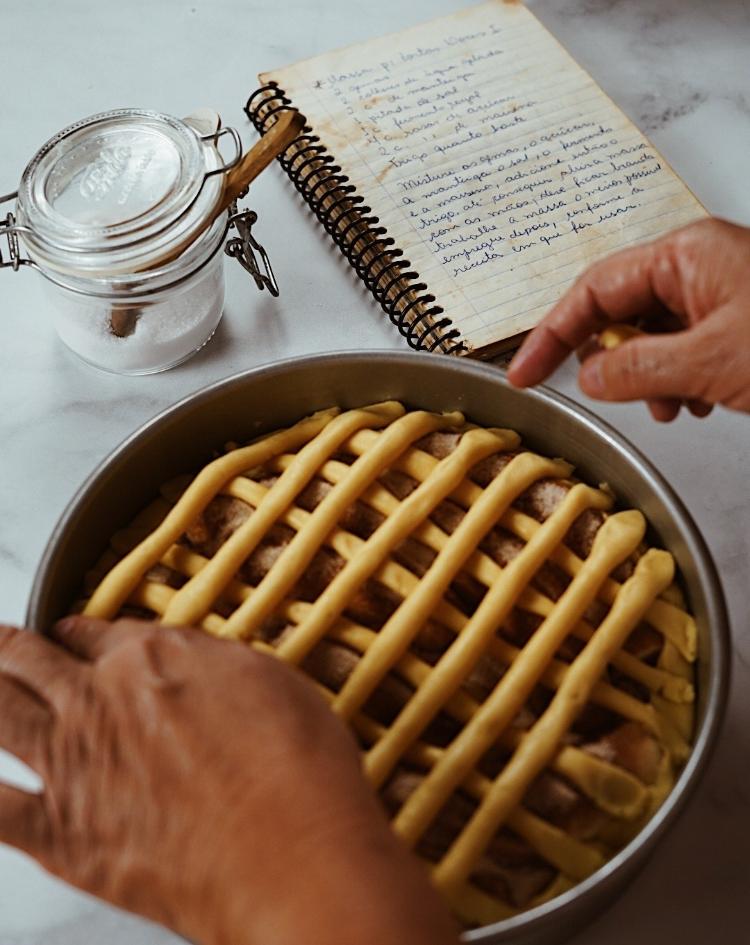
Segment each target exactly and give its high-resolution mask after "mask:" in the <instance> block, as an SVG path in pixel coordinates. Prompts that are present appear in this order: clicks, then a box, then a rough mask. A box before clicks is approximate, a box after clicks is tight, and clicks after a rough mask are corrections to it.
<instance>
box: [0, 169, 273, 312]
mask: <svg viewBox="0 0 750 945" xmlns="http://www.w3.org/2000/svg"><path fill="white" fill-rule="evenodd" d="M240 153H241V152H240ZM236 160H239V158H237V159H236ZM17 196H18V194H17V193H11V194H5V195H4V196H2V197H0V204H3V203H7V202H9V201H11V200H15V199H16V197H17ZM257 220H258V214H257V213H256V212H255V211H254V210H238V209H237V202H236V201H235V202H234V203H233V204H232V205H231V207H230V214H229V218H228V220H227V227H226V231H225V235H226V234H228V233H229V231H230V230H236V231H237V234H238V235H237V236H232V237H230V238H229V239H228V240H227V241H226V243H225V244H224V252H225V253H226V254H227V256H232V257H233V258H234V259H236V260H237V261H238V262H239V263H240V265H241V266H242V267H243V269H245V270H246V271H247V272H249V273H250V275H251V276H252V277H253V280H254V282H255V284H256V286H257V287H258V289H260V290H261V291H262V290H263V289H268V291H269V292H270V293H271V295H272V296H274V298H277V297H278V295H279V285H278V282H277V281H276V276H275V275H274V272H273V268H272V266H271V260H270V259H269V257H268V253H267V252H266V250H265V249H264V247H263V246H262V245H261V244H260V243H259V242H258V240H256V238H255V237H254V236H253V234H252V228H253V226H254V225H255V223H256V222H257ZM22 229H25V227H20V226H19V225H18V224H17V223H16V218H15V216H14V214H13V213H12V212H10V211H9V212H8V213H7V214H6V216H5V219H4V220H3V219H2V218H0V237H3V236H4V237H5V238H6V241H7V247H8V248H7V253H6V254H5V255H4V254H3V251H2V248H0V269H12V270H13V271H14V272H18V270H19V269H20V268H21V266H31V267H32V268H34V269H39V266H38V265H37V264H36V263H35V262H34V261H33V260H32V259H29V258H26V257H24V256H21V249H20V244H19V241H18V233H19V231H20V230H22ZM256 254H257V256H256ZM257 257H260V263H261V264H262V269H261V265H259V263H258V258H257ZM43 275H45V277H46V278H48V279H50V280H51V281H52V282H54V283H55V284H56V285H62V286H63V287H65V288H72V287H71V286H67V285H66V284H65V283H64V282H63V281H61V280H58V279H55V278H53V277H52V275H51V274H48V273H43ZM180 281H182V280H180Z"/></svg>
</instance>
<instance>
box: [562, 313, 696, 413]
mask: <svg viewBox="0 0 750 945" xmlns="http://www.w3.org/2000/svg"><path fill="white" fill-rule="evenodd" d="M705 324H706V323H705V322H702V323H701V324H700V325H698V326H696V327H695V328H691V329H689V330H687V331H679V332H675V333H673V334H668V335H641V336H640V337H638V338H634V339H632V340H631V341H626V342H624V343H623V344H621V345H620V346H619V347H617V348H614V349H612V350H611V351H605V352H602V353H601V354H596V355H594V356H593V357H591V358H589V359H588V360H587V361H586V362H585V364H584V365H583V366H582V367H581V370H580V373H579V375H578V380H579V383H580V385H581V389H582V390H583V391H584V393H586V394H588V395H589V396H590V397H595V398H597V399H599V400H640V399H646V400H651V399H653V398H664V397H669V398H672V397H676V398H678V399H682V398H701V396H702V394H703V391H704V388H705V386H706V383H707V380H708V379H707V377H705V376H704V374H705V372H704V370H703V364H702V362H703V359H704V356H705V351H706V345H705V344H704V339H703V334H704V332H703V326H704V325H705Z"/></svg>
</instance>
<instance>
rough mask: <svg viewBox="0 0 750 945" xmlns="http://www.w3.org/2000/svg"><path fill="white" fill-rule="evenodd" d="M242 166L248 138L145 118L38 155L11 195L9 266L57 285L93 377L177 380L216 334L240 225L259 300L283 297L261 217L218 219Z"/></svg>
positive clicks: (106, 120)
mask: <svg viewBox="0 0 750 945" xmlns="http://www.w3.org/2000/svg"><path fill="white" fill-rule="evenodd" d="M217 117H218V116H217ZM227 134H228V135H230V136H231V137H232V139H233V140H234V143H235V151H236V153H235V155H234V157H233V158H232V160H231V161H229V162H226V161H225V160H224V159H223V158H222V156H221V154H220V153H219V149H218V139H219V138H220V137H221V136H222V135H227ZM240 155H241V145H240V142H239V136H238V135H237V133H236V132H235V131H234V130H233V129H223V130H222V131H218V122H217V126H216V127H214V128H212V129H211V130H210V131H208V132H207V131H206V128H205V122H204V124H203V127H201V125H200V123H197V126H196V125H194V124H192V123H191V119H185V120H184V121H181V120H179V119H176V118H172V117H170V116H168V115H163V114H160V113H157V112H151V111H145V110H139V109H117V110H114V111H110V112H104V113H101V114H99V115H94V116H92V117H91V118H87V119H84V120H82V121H80V122H76V123H75V124H74V125H71V126H69V127H68V128H65V129H64V130H63V131H61V132H60V133H59V134H57V135H55V137H54V138H52V139H51V140H50V141H48V142H47V143H46V144H45V145H44V146H43V147H42V148H41V149H40V150H39V151H38V152H37V153H36V155H35V156H34V157H33V158H32V160H31V161H30V162H29V164H28V165H27V167H26V170H25V171H24V173H23V176H22V179H21V183H20V185H19V189H18V193H17V194H13V195H10V197H11V198H13V197H15V198H16V206H15V214H8V217H7V218H6V220H5V223H4V225H0V235H1V234H3V233H4V234H5V235H6V237H7V239H8V245H9V250H10V253H9V256H10V258H9V260H8V261H5V262H4V261H3V259H2V256H0V265H2V266H11V267H12V268H14V269H17V268H19V267H20V266H21V265H29V266H32V267H34V268H36V269H37V270H38V271H39V272H40V273H41V274H42V275H43V276H44V279H42V280H40V283H39V284H40V286H41V287H42V291H43V292H44V294H45V296H46V299H47V302H48V306H49V307H50V308H51V310H52V312H53V318H54V323H55V327H56V329H57V332H58V335H59V336H60V338H61V339H62V341H63V342H64V343H65V344H66V345H67V346H68V348H70V350H71V351H73V352H75V354H77V355H78V356H79V357H81V358H82V359H83V360H84V361H86V362H88V363H89V364H91V365H93V366H95V367H98V368H102V369H104V370H107V371H113V372H116V373H120V374H151V373H155V372H157V371H164V370H166V369H168V368H170V367H173V366H175V365H176V364H179V363H180V362H182V361H184V360H186V359H187V358H189V357H190V356H191V355H192V354H194V353H195V352H196V351H198V350H199V349H200V348H201V347H203V345H204V344H206V342H207V341H208V340H209V339H210V338H211V336H212V335H213V333H214V331H215V330H216V326H217V325H218V323H219V320H220V318H221V314H222V308H223V303H224V253H223V252H222V249H223V248H224V245H225V239H226V236H227V233H228V230H229V229H230V228H231V227H233V226H234V225H235V224H236V225H237V227H238V230H239V232H240V236H239V237H233V238H232V239H231V240H230V241H229V243H227V250H228V251H230V250H231V255H237V256H240V260H241V261H242V262H243V264H244V265H245V267H246V268H248V269H249V271H250V272H251V274H252V275H253V277H254V278H255V281H256V284H257V285H258V287H259V288H262V287H264V286H265V287H267V288H269V289H270V291H271V292H272V293H273V294H277V292H278V290H277V289H276V286H275V282H274V280H273V274H272V273H271V272H270V269H269V268H268V264H267V257H266V256H265V254H264V253H263V250H262V248H261V247H259V246H258V244H256V243H255V242H254V241H253V240H251V238H250V235H249V230H250V226H251V225H252V223H253V222H254V219H255V215H254V214H252V213H250V212H249V211H244V212H242V213H238V212H237V211H236V208H235V207H232V208H230V210H229V211H224V212H222V213H221V214H219V216H218V217H216V219H214V218H215V216H216V208H217V206H218V205H219V201H220V198H221V195H222V189H223V178H224V174H225V173H226V171H227V170H228V169H229V168H231V167H233V166H234V165H235V164H236V163H237V161H238V160H239V157H240ZM210 221H213V222H210ZM1 222H2V221H0V223H1ZM19 238H20V240H22V241H23V244H24V246H25V248H26V250H27V252H28V257H27V258H22V257H21V253H20V250H19ZM253 246H254V247H255V249H256V250H259V251H260V253H261V256H262V259H263V263H264V264H265V265H266V275H265V276H263V275H261V274H260V272H259V271H258V268H257V265H256V264H255V259H254V257H253V252H252V250H253ZM248 257H249V258H248ZM164 260H167V261H166V262H164Z"/></svg>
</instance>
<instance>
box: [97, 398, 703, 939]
mask: <svg viewBox="0 0 750 945" xmlns="http://www.w3.org/2000/svg"><path fill="white" fill-rule="evenodd" d="M612 504H613V502H612V498H611V496H610V495H609V494H608V493H607V492H606V491H604V490H602V489H595V488H592V487H590V486H588V485H585V484H584V483H581V482H578V481H576V480H575V479H574V478H573V477H572V467H571V466H570V465H569V464H568V463H566V462H564V461H562V460H559V459H548V458H545V457H543V456H539V455H536V454H534V453H532V452H528V451H526V450H525V449H524V448H523V447H522V446H521V442H520V438H519V437H518V435H517V434H516V433H514V432H512V431H509V430H500V429H482V428H479V427H476V426H474V425H472V424H470V423H468V422H467V421H466V420H465V418H464V417H463V416H462V415H461V414H460V413H448V414H443V415H440V414H432V413H427V412H423V411H407V410H405V408H404V407H403V406H402V405H401V404H398V403H393V402H388V403H382V404H376V405H374V406H371V407H367V408H363V409H358V410H351V411H346V412H340V411H339V410H336V409H332V410H327V411H323V412H321V413H318V414H315V415H314V416H312V417H309V418H307V419H304V420H302V421H300V422H299V423H297V424H296V425H295V426H293V427H290V428H289V429H285V430H280V431H278V432H276V433H273V434H271V435H268V436H266V437H263V438H262V439H260V440H258V441H256V442H254V443H252V444H250V445H249V446H244V447H240V448H231V449H230V450H229V451H228V452H227V453H226V454H225V455H222V456H221V457H220V458H218V459H216V460H214V461H213V462H212V463H210V464H209V465H208V466H206V467H205V468H204V469H203V470H202V471H201V472H200V473H199V474H198V475H197V476H195V477H194V478H192V479H190V478H188V479H185V480H183V481H179V482H177V483H171V484H168V485H167V486H165V487H164V489H163V496H162V497H161V498H160V499H158V500H157V501H156V502H155V503H153V504H152V505H151V506H150V507H149V508H148V509H146V510H145V511H144V512H143V513H142V514H141V515H140V516H139V517H138V518H137V519H136V521H135V522H134V523H133V525H132V526H131V527H130V528H129V529H127V530H126V531H125V532H123V533H120V534H119V535H117V536H115V538H114V539H113V542H112V549H111V550H110V551H109V552H108V554H107V555H106V556H105V559H104V560H103V561H102V562H101V564H100V566H99V568H98V569H97V571H96V573H95V575H94V576H93V578H92V581H91V586H90V596H89V597H88V599H87V602H86V603H85V608H84V609H85V612H86V613H88V614H91V615H95V616H99V617H105V618H112V617H115V616H116V615H118V614H124V613H136V614H141V615H144V616H149V617H156V618H157V619H158V620H160V621H162V622H163V623H166V624H177V625H188V624H192V625H196V626H201V627H203V628H204V629H205V630H206V631H208V632H209V633H212V634H215V635H216V636H218V637H227V638H234V639H243V640H247V641H248V643H249V644H251V645H253V646H257V647H260V648H262V649H266V650H270V651H272V652H274V653H275V654H276V655H277V656H278V657H279V658H280V659H282V660H285V661H288V662H290V663H295V664H299V665H300V666H302V668H303V669H305V670H306V671H307V672H308V673H309V675H310V676H312V677H313V678H314V679H315V680H316V682H317V684H318V685H319V687H320V690H321V692H322V693H323V694H324V696H325V697H326V699H327V700H328V701H329V703H330V705H331V707H332V708H333V710H334V712H336V713H337V714H338V715H339V716H340V717H341V718H343V719H345V720H346V721H347V722H348V723H349V724H350V725H351V726H352V728H353V730H354V731H355V733H356V735H357V737H358V739H359V741H360V743H361V745H362V751H363V767H364V771H365V774H366V776H367V778H368V779H369V781H370V782H371V783H372V785H373V787H374V788H375V789H377V790H378V791H379V792H380V794H381V796H382V799H383V802H384V803H385V805H386V807H387V809H388V811H389V812H390V814H391V816H392V825H393V829H394V830H395V831H396V832H397V833H398V834H399V835H400V836H401V837H402V839H403V841H404V843H406V844H408V845H409V846H411V847H413V848H414V849H415V850H416V852H417V853H418V854H419V855H420V856H421V857H423V858H424V859H425V860H426V861H428V863H429V867H430V869H431V873H432V878H433V880H434V882H435V884H436V885H437V887H438V888H439V889H440V890H441V891H442V892H443V894H444V895H445V897H446V898H447V899H448V901H449V902H450V904H451V905H452V907H453V909H454V910H455V912H456V913H457V915H458V916H459V917H460V918H461V919H462V920H463V921H464V922H465V923H466V924H468V925H485V924H488V923H491V922H494V921H497V920H499V919H502V918H505V917H507V916H510V915H514V914H516V913H518V912H519V911H522V910H524V909H528V908H530V907H532V906H534V905H536V904H538V903H541V902H544V901H546V900H548V899H550V898H552V897H554V896H556V895H558V894H559V893H561V892H562V891H564V890H566V889H569V888H570V887H571V886H572V885H574V884H575V883H577V882H579V881H581V880H583V879H584V878H586V877H587V876H589V875H591V874H592V873H593V872H594V871H595V870H597V869H598V868H599V867H600V866H602V865H603V864H604V863H605V862H606V861H607V860H608V859H609V858H611V857H612V856H613V855H614V854H615V853H616V852H617V851H618V850H619V849H621V848H622V847H623V846H624V845H625V844H626V843H627V842H628V841H629V840H630V839H631V838H632V837H633V836H634V835H635V834H636V833H637V832H638V830H639V829H640V828H641V827H642V826H643V824H644V823H645V821H646V820H647V819H648V818H649V817H650V816H651V814H652V813H653V812H654V810H655V809H656V808H657V807H658V805H659V804H660V803H661V801H662V800H663V799H664V797H665V796H666V795H667V793H668V792H669V790H670V788H671V786H672V784H673V782H674V778H675V775H676V772H677V771H678V770H679V767H680V766H681V764H682V763H683V762H684V761H685V759H686V757H687V755H688V753H689V744H690V737H691V733H692V726H693V684H692V681H693V667H692V663H693V661H694V660H695V653H696V629H695V624H694V621H693V619H692V617H691V616H690V615H689V614H688V613H687V612H686V611H685V610H684V608H683V606H682V599H681V595H680V593H679V591H678V589H677V587H676V585H675V584H673V577H674V564H673V560H672V557H671V555H670V554H669V553H667V552H666V551H662V550H657V549H647V548H646V547H645V546H644V545H643V539H644V533H645V526H646V523H645V520H644V517H643V515H642V514H641V513H640V512H638V511H632V510H630V511H617V512H612V511H611V509H612ZM100 579H101V580H100Z"/></svg>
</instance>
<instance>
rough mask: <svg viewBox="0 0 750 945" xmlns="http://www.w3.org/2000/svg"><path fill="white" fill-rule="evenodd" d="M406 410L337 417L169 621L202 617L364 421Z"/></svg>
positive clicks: (184, 595) (187, 590)
mask: <svg viewBox="0 0 750 945" xmlns="http://www.w3.org/2000/svg"><path fill="white" fill-rule="evenodd" d="M404 412H405V411H404V408H403V407H402V406H401V404H398V403H388V404H383V405H381V406H378V407H374V408H373V409H372V410H369V409H364V410H349V411H347V412H346V413H343V414H341V415H340V416H338V417H336V418H335V419H334V420H331V422H330V423H329V424H328V426H327V427H325V428H324V429H323V430H321V431H320V433H319V434H318V435H317V436H316V437H315V438H314V439H313V440H310V442H309V443H306V444H305V445H304V446H303V448H302V449H301V450H300V451H299V452H298V453H297V454H296V457H295V460H294V462H293V463H292V464H291V465H290V466H289V467H288V468H287V469H286V471H285V472H284V473H283V474H282V476H281V477H280V478H279V479H277V481H276V482H275V483H274V484H273V486H272V487H271V488H270V489H268V490H267V492H266V494H265V495H264V497H263V501H262V502H261V503H260V504H259V505H258V507H257V508H256V510H255V511H254V512H253V514H252V515H251V516H250V517H249V518H248V519H246V520H245V521H244V522H243V523H242V525H240V527H239V528H238V529H237V530H236V531H235V532H234V533H233V534H232V535H230V537H229V538H228V539H227V540H226V541H225V542H224V544H223V545H222V546H221V547H220V548H219V549H218V551H217V552H216V554H215V555H214V556H213V557H212V558H211V561H210V562H209V563H208V565H207V566H206V567H205V568H203V570H202V571H201V572H200V574H198V575H196V576H195V577H194V578H192V579H191V580H189V581H188V582H187V584H185V585H184V586H183V587H182V588H180V590H179V591H178V592H177V593H176V594H175V596H174V598H173V599H172V601H171V603H170V605H169V607H168V608H167V612H166V613H165V614H164V616H163V623H165V624H172V625H177V626H179V625H181V626H190V625H191V624H194V623H197V622H200V620H201V618H202V617H203V616H204V614H206V613H207V612H208V611H209V610H210V608H211V605H212V603H213V601H214V600H216V598H217V597H219V596H220V594H221V592H222V591H223V590H224V588H225V587H226V584H227V583H228V581H229V580H231V578H232V576H233V575H234V574H236V573H237V572H238V571H239V569H240V568H241V567H242V565H243V564H244V562H245V561H246V560H247V558H248V557H249V555H250V554H252V552H253V551H254V550H255V548H256V547H257V546H258V544H259V543H260V541H261V540H262V539H263V537H264V536H265V534H266V533H267V532H268V530H269V529H270V528H271V526H272V525H273V524H274V523H275V522H276V521H277V519H278V518H279V516H280V515H281V514H282V513H283V512H284V511H285V510H286V509H287V508H288V507H289V505H291V503H292V502H294V500H295V499H296V498H297V496H298V495H299V493H300V492H302V490H303V489H304V488H305V487H306V486H307V485H308V484H309V483H310V480H311V479H312V478H313V476H314V475H315V473H316V470H317V469H318V467H319V466H320V465H321V464H322V463H324V462H325V461H326V460H327V459H328V458H329V457H330V455H331V454H332V453H334V452H335V451H336V450H337V449H338V448H339V446H340V445H341V444H342V443H343V442H344V441H345V440H347V439H349V437H350V436H351V435H352V434H353V433H354V432H355V431H356V430H358V429H361V428H362V427H363V426H374V427H383V426H386V425H388V424H389V423H391V421H393V420H396V419H397V418H398V417H401V416H403V414H404Z"/></svg>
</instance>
